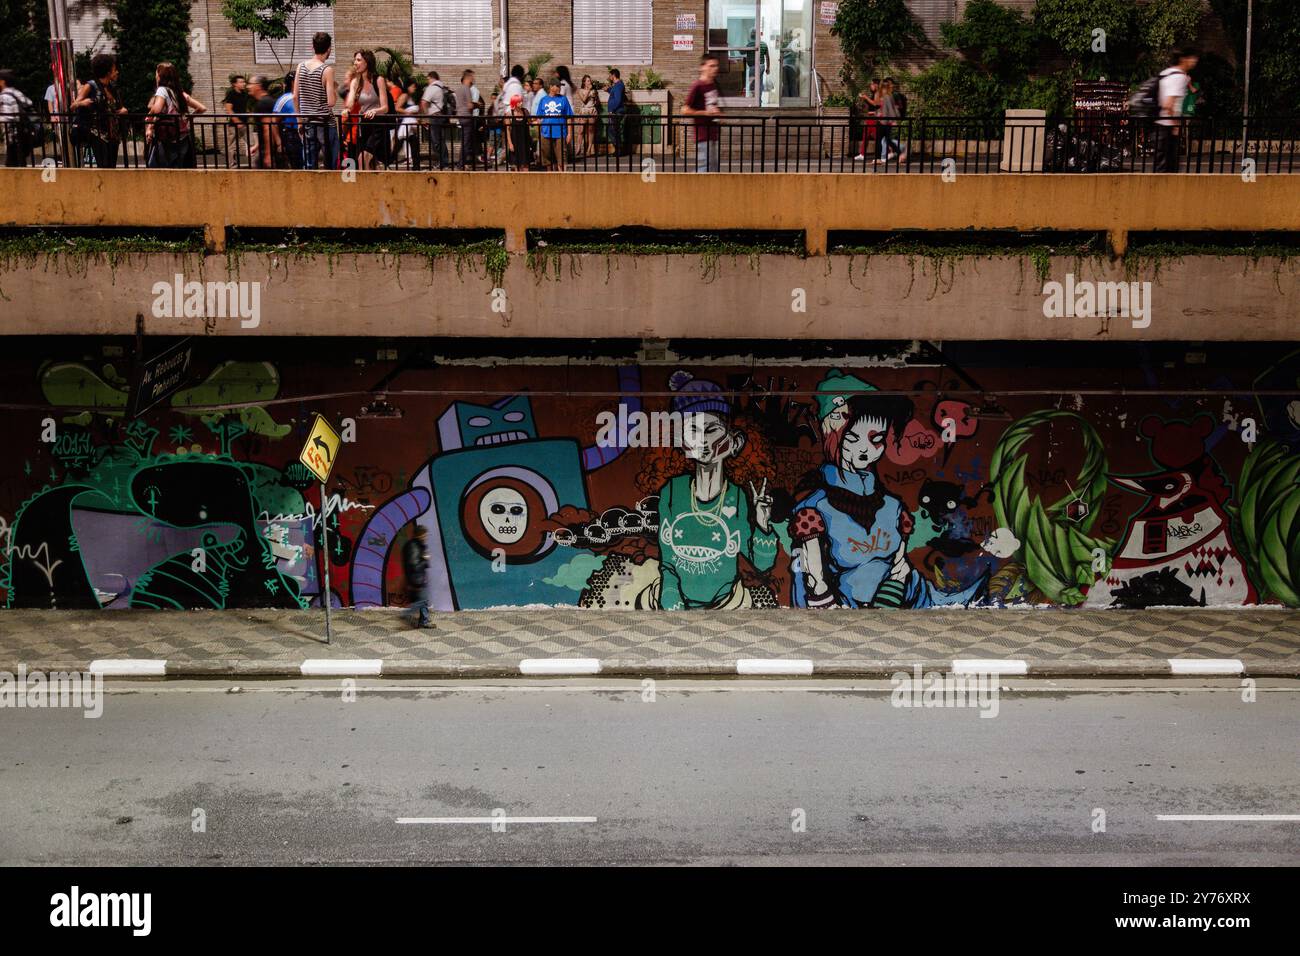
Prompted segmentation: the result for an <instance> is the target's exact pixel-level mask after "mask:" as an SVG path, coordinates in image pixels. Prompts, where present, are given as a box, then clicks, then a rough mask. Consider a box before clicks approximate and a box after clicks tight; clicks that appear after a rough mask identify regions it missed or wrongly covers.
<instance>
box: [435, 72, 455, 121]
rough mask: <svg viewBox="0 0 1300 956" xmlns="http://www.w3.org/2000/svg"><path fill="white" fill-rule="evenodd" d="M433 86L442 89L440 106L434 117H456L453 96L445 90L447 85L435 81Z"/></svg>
mask: <svg viewBox="0 0 1300 956" xmlns="http://www.w3.org/2000/svg"><path fill="white" fill-rule="evenodd" d="M434 85H435V86H441V87H442V106H441V107H440V108H439V110H438V112H437V114H436V115H438V116H443V117H451V116H455V115H456V96H455V94H454V93H452V91H451V90H449V89H448V88H447V84H446V83H444V82H442V80H435V81H434Z"/></svg>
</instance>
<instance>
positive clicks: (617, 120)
mask: <svg viewBox="0 0 1300 956" xmlns="http://www.w3.org/2000/svg"><path fill="white" fill-rule="evenodd" d="M626 113H627V87H626V86H624V85H623V74H621V73H620V72H619V71H618V69H617V67H611V68H610V71H609V98H608V99H607V100H606V101H605V119H606V128H605V135H606V138H607V139H608V140H609V151H610V152H612V153H613V154H614V155H615V156H621V155H622V154H623V117H624V116H625V115H626Z"/></svg>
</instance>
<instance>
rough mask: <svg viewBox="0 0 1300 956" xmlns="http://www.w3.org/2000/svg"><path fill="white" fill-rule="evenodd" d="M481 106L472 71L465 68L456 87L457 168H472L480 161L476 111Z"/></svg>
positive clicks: (481, 102)
mask: <svg viewBox="0 0 1300 956" xmlns="http://www.w3.org/2000/svg"><path fill="white" fill-rule="evenodd" d="M482 106H483V98H482V97H481V96H480V95H479V91H478V87H477V86H475V85H474V71H473V70H466V71H465V72H463V73H462V74H461V75H460V86H458V87H456V122H457V123H458V124H460V162H459V163H458V164H457V168H458V169H467V168H469V169H472V168H473V167H474V166H477V165H478V163H479V161H480V156H479V136H478V123H479V117H478V111H479V109H481V108H482Z"/></svg>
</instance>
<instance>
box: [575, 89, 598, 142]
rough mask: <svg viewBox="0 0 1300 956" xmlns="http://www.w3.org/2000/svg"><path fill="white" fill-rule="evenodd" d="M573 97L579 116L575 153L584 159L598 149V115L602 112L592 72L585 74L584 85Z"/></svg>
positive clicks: (576, 124)
mask: <svg viewBox="0 0 1300 956" xmlns="http://www.w3.org/2000/svg"><path fill="white" fill-rule="evenodd" d="M573 99H574V103H573V112H574V114H575V115H576V116H577V120H576V121H575V126H574V146H573V153H574V156H575V157H576V158H578V159H583V158H585V157H587V156H590V155H591V154H592V153H594V152H595V151H596V116H597V114H598V113H599V112H600V97H599V95H598V94H597V92H596V84H595V82H594V81H593V80H592V79H591V74H590V73H588V74H586V75H584V76H583V78H582V85H581V86H579V87H578V90H577V92H575V93H574V94H573Z"/></svg>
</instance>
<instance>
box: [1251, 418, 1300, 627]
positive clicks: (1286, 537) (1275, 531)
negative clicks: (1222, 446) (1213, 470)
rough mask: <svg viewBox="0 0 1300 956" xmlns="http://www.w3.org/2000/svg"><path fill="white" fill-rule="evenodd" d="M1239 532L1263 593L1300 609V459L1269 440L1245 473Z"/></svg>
mask: <svg viewBox="0 0 1300 956" xmlns="http://www.w3.org/2000/svg"><path fill="white" fill-rule="evenodd" d="M1238 490H1239V492H1240V495H1241V507H1240V508H1239V509H1237V512H1236V518H1237V531H1238V533H1239V535H1240V537H1241V543H1242V545H1243V546H1244V547H1243V549H1242V550H1243V552H1244V555H1245V558H1246V563H1247V570H1248V571H1249V572H1250V575H1251V579H1252V580H1253V581H1254V582H1255V585H1256V586H1257V587H1258V588H1259V589H1260V591H1262V592H1264V593H1266V594H1268V595H1270V596H1272V597H1274V598H1276V599H1277V600H1279V601H1281V602H1282V603H1283V604H1286V605H1289V606H1290V607H1300V455H1298V454H1296V453H1294V452H1292V451H1291V450H1290V449H1289V448H1287V446H1285V445H1283V444H1281V443H1280V442H1276V441H1273V440H1271V439H1266V440H1264V441H1261V442H1260V443H1259V444H1258V445H1256V446H1255V449H1254V450H1253V451H1252V452H1251V453H1250V455H1249V456H1247V458H1246V463H1245V464H1244V465H1243V466H1242V469H1241V481H1240V483H1239V484H1238Z"/></svg>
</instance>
